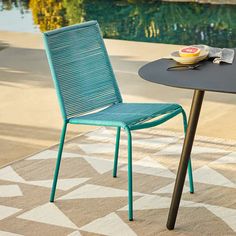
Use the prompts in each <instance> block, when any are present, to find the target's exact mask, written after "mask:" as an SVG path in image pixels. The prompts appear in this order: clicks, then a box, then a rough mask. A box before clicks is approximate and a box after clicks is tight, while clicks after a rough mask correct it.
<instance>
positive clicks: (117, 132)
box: [113, 127, 120, 177]
mask: <svg viewBox="0 0 236 236" xmlns="http://www.w3.org/2000/svg"><path fill="white" fill-rule="evenodd" d="M119 146H120V127H117V131H116V147H115V155H114V167H113V177H116V176H117V165H118V156H119Z"/></svg>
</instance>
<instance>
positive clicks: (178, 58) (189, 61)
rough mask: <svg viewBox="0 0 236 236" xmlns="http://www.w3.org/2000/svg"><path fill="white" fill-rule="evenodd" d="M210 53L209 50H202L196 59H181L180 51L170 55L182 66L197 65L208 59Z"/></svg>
mask: <svg viewBox="0 0 236 236" xmlns="http://www.w3.org/2000/svg"><path fill="white" fill-rule="evenodd" d="M208 54H209V51H208V50H207V49H203V50H201V52H200V54H199V55H198V56H195V57H181V56H180V55H179V51H174V52H172V53H171V54H170V56H171V58H172V59H173V60H175V61H177V62H179V63H181V64H195V63H197V62H199V61H202V60H204V59H206V58H207V56H208Z"/></svg>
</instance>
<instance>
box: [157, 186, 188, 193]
mask: <svg viewBox="0 0 236 236" xmlns="http://www.w3.org/2000/svg"><path fill="white" fill-rule="evenodd" d="M174 186H175V183H171V184H169V185H166V186H164V187H162V188H160V189H158V190H156V191H154V192H153V193H159V194H161V193H173V191H174ZM187 192H189V187H188V186H186V185H184V188H183V193H187Z"/></svg>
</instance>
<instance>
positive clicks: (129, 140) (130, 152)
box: [125, 128, 133, 221]
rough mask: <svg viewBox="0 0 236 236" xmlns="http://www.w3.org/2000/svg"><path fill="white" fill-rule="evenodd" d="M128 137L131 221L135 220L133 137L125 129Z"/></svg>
mask: <svg viewBox="0 0 236 236" xmlns="http://www.w3.org/2000/svg"><path fill="white" fill-rule="evenodd" d="M125 130H126V132H127V137H128V206H129V215H128V216H129V220H130V221H132V220H133V180H132V136H131V131H130V129H129V128H126V129H125Z"/></svg>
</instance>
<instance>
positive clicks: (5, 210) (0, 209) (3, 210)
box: [0, 205, 21, 220]
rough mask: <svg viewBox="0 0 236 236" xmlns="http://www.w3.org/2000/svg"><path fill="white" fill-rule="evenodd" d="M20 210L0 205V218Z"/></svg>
mask: <svg viewBox="0 0 236 236" xmlns="http://www.w3.org/2000/svg"><path fill="white" fill-rule="evenodd" d="M20 210H21V209H18V208H15V207H9V206H3V205H0V220H2V219H5V218H7V217H9V216H11V215H13V214H15V213H17V212H18V211H20Z"/></svg>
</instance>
